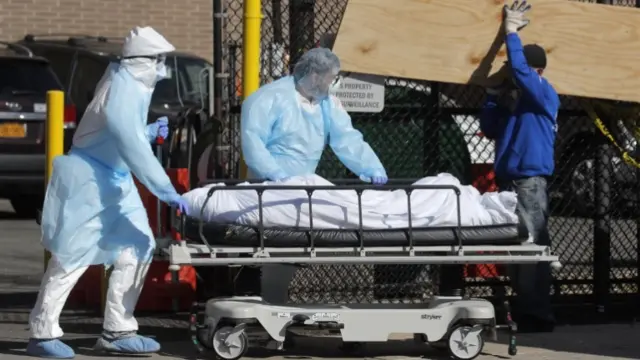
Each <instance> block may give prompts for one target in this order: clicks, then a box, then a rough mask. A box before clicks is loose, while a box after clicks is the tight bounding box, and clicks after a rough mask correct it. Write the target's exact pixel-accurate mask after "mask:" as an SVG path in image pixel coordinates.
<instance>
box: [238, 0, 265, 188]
mask: <svg viewBox="0 0 640 360" xmlns="http://www.w3.org/2000/svg"><path fill="white" fill-rule="evenodd" d="M261 23H262V10H261V3H260V0H245V1H244V30H243V31H244V32H243V40H242V52H243V54H242V56H243V60H242V61H243V64H242V97H243V98H244V99H246V98H247V96H249V95H251V94H252V93H253V92H254V91H256V90H258V88H259V87H260V37H261V33H260V24H261ZM241 156H242V154H241ZM246 177H247V165H246V164H245V163H244V159H242V158H241V159H240V178H241V179H245V178H246Z"/></svg>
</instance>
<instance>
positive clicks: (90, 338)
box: [0, 323, 640, 360]
mask: <svg viewBox="0 0 640 360" xmlns="http://www.w3.org/2000/svg"><path fill="white" fill-rule="evenodd" d="M0 328H1V329H2V330H0V359H2V360H5V359H6V360H19V359H28V358H29V357H27V356H25V355H24V348H25V344H26V338H27V336H28V335H27V331H26V328H25V325H24V324H6V323H5V324H2V325H0ZM65 328H69V326H65ZM78 330H79V329H78ZM85 330H87V329H85ZM94 330H96V331H95V332H92V333H88V332H87V333H82V332H73V333H68V334H67V335H65V339H66V341H67V343H68V344H70V345H72V346H73V347H74V348H75V349H76V351H77V354H78V355H77V357H76V358H77V359H80V360H84V359H87V360H89V359H111V358H113V359H116V358H118V359H122V357H109V356H104V355H101V354H95V353H94V352H92V350H91V347H92V346H93V343H94V342H95V333H96V332H97V331H99V325H98V326H96V327H94ZM75 331H77V330H75ZM147 333H154V334H155V336H156V337H157V338H158V340H160V341H161V343H162V345H163V349H162V351H161V352H160V353H159V354H155V355H152V356H145V358H148V359H196V358H199V359H208V358H211V359H212V358H213V355H212V354H210V353H203V354H198V353H197V351H195V349H194V347H193V346H192V345H191V344H189V342H188V341H187V340H186V337H187V330H186V329H185V328H174V329H160V328H156V329H155V330H154V331H151V332H149V331H148V332H147ZM638 338H640V327H631V326H630V325H602V326H580V327H562V328H559V329H558V330H557V331H556V332H555V333H553V334H536V335H525V334H523V335H520V337H519V343H520V347H519V351H518V355H516V356H515V357H514V359H521V360H534V359H535V360H573V359H575V360H578V359H581V360H596V359H597V360H604V359H609V360H614V359H640V342H638V340H637V339H638ZM183 339H184V340H183ZM339 344H340V343H339V341H338V340H336V339H326V338H325V339H312V338H299V339H297V341H296V347H295V349H293V350H291V351H286V352H267V351H264V350H262V351H253V352H251V353H250V354H249V356H247V357H246V359H265V358H266V359H300V358H307V359H363V358H364V359H371V358H377V359H420V358H422V359H433V360H440V359H447V358H448V357H447V356H446V355H443V354H442V353H440V352H439V351H437V350H433V349H430V348H429V347H427V346H426V345H419V344H415V343H414V342H413V340H411V339H407V338H406V337H403V336H394V338H393V340H391V341H389V342H388V343H381V344H367V345H366V346H365V348H364V349H363V351H362V352H359V353H356V354H351V355H349V356H347V355H345V354H343V353H342V352H341V351H340V350H338V346H339ZM509 358H510V357H509V356H508V355H507V348H506V345H504V344H503V343H489V344H487V345H486V346H485V351H484V353H483V354H482V355H481V356H479V357H478V358H477V359H479V360H489V359H494V360H495V359H509Z"/></svg>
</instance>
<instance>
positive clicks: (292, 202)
mask: <svg viewBox="0 0 640 360" xmlns="http://www.w3.org/2000/svg"><path fill="white" fill-rule="evenodd" d="M247 184H248V183H242V184H239V185H236V186H243V185H247ZM263 184H276V183H274V182H264V183H263ZM279 184H284V185H288V184H292V185H332V184H331V183H330V182H329V181H327V180H325V179H323V178H322V177H320V176H317V175H314V176H309V177H295V178H292V179H290V180H288V181H287V182H284V183H279ZM415 184H421V185H430V184H431V185H436V184H438V185H442V184H449V185H455V186H457V187H458V188H459V189H460V191H461V195H460V205H461V214H462V225H463V226H479V225H497V224H515V223H517V221H518V218H517V216H516V214H515V209H516V202H517V199H516V194H515V193H513V192H502V193H495V192H492V193H485V194H482V195H481V194H480V193H479V192H478V190H476V189H475V188H474V187H473V186H463V185H460V182H459V181H458V179H456V178H455V177H454V176H452V175H450V174H446V173H443V174H440V175H438V176H433V177H426V178H423V179H421V180H419V181H417V182H416V183H415ZM212 186H222V187H223V186H225V185H224V184H221V183H220V184H211V185H208V186H206V187H203V188H197V189H194V190H192V191H189V192H188V193H186V194H184V195H183V197H184V198H185V199H186V200H187V202H188V203H189V208H190V210H191V215H192V216H194V217H196V218H203V219H204V220H206V221H211V222H218V223H236V224H242V225H257V224H258V195H257V193H256V192H255V191H254V190H245V191H242V190H235V191H224V190H218V191H216V192H214V194H213V196H211V198H210V199H209V201H208V202H207V206H206V208H205V209H204V213H203V215H202V216H201V209H202V206H203V204H204V202H205V200H206V198H207V192H208V191H209V189H210V188H211V187H212ZM263 201H264V202H263V204H264V205H263V209H264V213H263V214H264V225H265V227H301V228H308V227H309V205H308V200H307V195H306V192H305V191H303V190H271V191H269V190H267V191H265V192H264V195H263ZM411 208H412V210H411V213H412V221H413V226H414V227H428V226H454V225H456V224H457V212H456V195H455V194H454V192H453V191H451V190H414V191H413V193H412V195H411ZM362 212H363V226H364V228H365V229H381V228H383V229H384V228H406V227H408V220H407V219H408V211H407V195H406V193H405V192H404V190H395V191H389V190H386V191H385V190H365V191H364V193H363V195H362ZM313 227H314V228H315V229H337V228H339V229H349V228H357V227H358V198H357V195H356V192H355V191H352V190H330V191H321V190H317V191H315V192H314V195H313Z"/></svg>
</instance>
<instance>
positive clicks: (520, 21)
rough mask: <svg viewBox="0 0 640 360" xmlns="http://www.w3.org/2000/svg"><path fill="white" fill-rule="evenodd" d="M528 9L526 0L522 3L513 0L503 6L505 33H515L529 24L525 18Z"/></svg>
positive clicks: (529, 6)
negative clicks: (509, 4)
mask: <svg viewBox="0 0 640 360" xmlns="http://www.w3.org/2000/svg"><path fill="white" fill-rule="evenodd" d="M529 9H531V5H529V4H527V1H526V0H525V1H523V2H522V3H521V2H519V1H518V0H515V1H514V2H513V4H511V6H508V5H505V6H504V30H505V32H506V33H507V34H512V33H517V32H518V31H520V30H522V28H524V27H525V26H527V25H529V19H527V18H525V14H526V12H527V11H529Z"/></svg>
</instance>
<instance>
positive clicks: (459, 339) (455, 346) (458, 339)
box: [448, 326, 484, 360]
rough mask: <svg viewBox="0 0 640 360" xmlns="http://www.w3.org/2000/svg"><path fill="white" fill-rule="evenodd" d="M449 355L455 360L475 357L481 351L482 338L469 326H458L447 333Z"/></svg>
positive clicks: (467, 359) (482, 345) (469, 359)
mask: <svg viewBox="0 0 640 360" xmlns="http://www.w3.org/2000/svg"><path fill="white" fill-rule="evenodd" d="M448 345H449V355H451V357H453V358H454V359H457V360H471V359H475V358H476V357H477V356H478V355H480V353H481V352H482V348H483V347H484V340H483V339H482V336H481V335H480V332H477V331H474V330H473V328H472V327H470V326H459V327H457V328H455V329H453V331H452V332H451V335H449V341H448Z"/></svg>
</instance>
